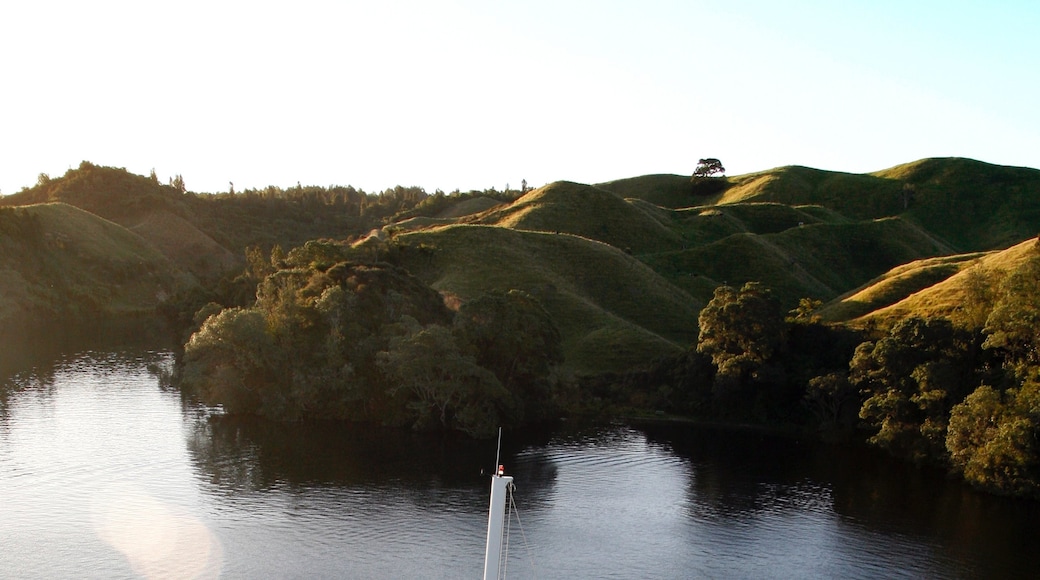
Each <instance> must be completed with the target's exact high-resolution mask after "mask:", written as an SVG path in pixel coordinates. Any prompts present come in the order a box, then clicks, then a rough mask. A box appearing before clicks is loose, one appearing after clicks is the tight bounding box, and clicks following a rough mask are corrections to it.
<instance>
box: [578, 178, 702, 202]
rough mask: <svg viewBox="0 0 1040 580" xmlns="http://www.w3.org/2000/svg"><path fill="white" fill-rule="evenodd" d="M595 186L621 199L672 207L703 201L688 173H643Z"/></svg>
mask: <svg viewBox="0 0 1040 580" xmlns="http://www.w3.org/2000/svg"><path fill="white" fill-rule="evenodd" d="M596 187H597V188H599V189H602V190H604V191H609V192H611V193H613V194H615V195H617V196H618V197H620V198H623V199H641V200H643V201H647V202H650V203H652V204H654V205H658V206H661V207H667V208H672V209H679V208H683V207H690V206H693V205H702V204H703V203H704V197H703V195H699V194H698V190H697V188H696V187H694V185H693V182H692V181H691V180H690V176H689V175H643V176H641V177H630V178H627V179H618V180H615V181H608V182H606V183H597V184H596Z"/></svg>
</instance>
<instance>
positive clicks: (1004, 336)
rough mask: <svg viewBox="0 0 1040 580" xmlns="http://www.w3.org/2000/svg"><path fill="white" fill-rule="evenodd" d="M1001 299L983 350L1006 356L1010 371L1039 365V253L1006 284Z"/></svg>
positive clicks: (1012, 275) (993, 314) (998, 300)
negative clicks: (994, 350) (1013, 368)
mask: <svg viewBox="0 0 1040 580" xmlns="http://www.w3.org/2000/svg"><path fill="white" fill-rule="evenodd" d="M998 296H999V297H998V299H997V301H996V304H995V306H994V307H993V310H992V312H990V315H989V318H987V319H986V327H985V329H984V332H985V333H986V334H988V335H989V336H987V338H986V341H985V342H984V343H983V345H982V346H983V347H985V348H992V349H998V350H999V351H1000V352H1002V353H1004V355H1005V357H1006V358H1007V361H1008V364H1009V365H1010V366H1011V367H1024V366H1025V365H1032V366H1036V365H1040V253H1037V252H1036V251H1034V252H1033V255H1031V256H1030V258H1029V259H1028V260H1026V261H1025V262H1023V263H1022V265H1021V266H1019V267H1018V268H1016V269H1015V271H1014V272H1012V273H1011V275H1010V276H1008V277H1007V278H1006V279H1005V280H1004V282H1003V283H1002V284H1001V285H1000V292H999V294H998Z"/></svg>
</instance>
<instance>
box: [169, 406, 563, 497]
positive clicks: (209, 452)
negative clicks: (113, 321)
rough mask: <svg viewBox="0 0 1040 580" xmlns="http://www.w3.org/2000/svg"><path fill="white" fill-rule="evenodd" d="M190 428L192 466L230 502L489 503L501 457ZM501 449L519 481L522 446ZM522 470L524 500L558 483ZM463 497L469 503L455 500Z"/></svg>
mask: <svg viewBox="0 0 1040 580" xmlns="http://www.w3.org/2000/svg"><path fill="white" fill-rule="evenodd" d="M192 424H193V425H194V429H193V430H192V431H191V432H190V433H189V435H188V442H187V443H188V449H189V451H190V452H191V456H192V459H193V462H194V463H195V465H196V468H197V470H198V471H199V472H200V474H202V475H203V476H204V477H205V479H206V480H208V481H209V482H210V483H211V484H212V485H213V486H214V488H215V489H216V490H217V491H218V492H220V493H226V494H240V493H243V492H249V491H266V490H271V489H275V488H279V487H286V486H287V487H289V488H292V489H300V490H302V489H308V488H318V487H336V488H347V489H350V488H357V489H359V490H364V491H366V492H378V490H380V489H383V490H387V489H389V488H393V493H394V494H400V493H402V492H404V494H405V495H406V496H412V497H413V499H415V500H416V501H423V502H428V501H430V500H429V498H430V497H431V496H430V490H440V491H442V492H443V494H444V497H443V498H442V499H443V500H444V501H446V502H448V503H450V504H452V505H458V504H459V503H465V501H470V500H471V499H472V498H473V497H474V496H476V497H482V498H483V497H484V495H485V494H486V492H487V489H485V488H489V485H490V484H489V480H488V475H486V474H489V473H490V472H491V469H492V468H493V467H492V464H493V462H494V459H495V449H496V442H495V441H494V440H491V441H483V440H473V439H469V438H466V437H461V436H453V435H450V434H449V435H444V436H441V435H430V434H425V433H415V432H412V431H408V430H403V429H393V428H381V427H373V426H368V425H354V424H349V423H340V422H299V423H284V422H276V421H270V420H265V419H260V418H256V417H242V416H225V415H214V416H209V417H199V418H198V419H197V420H195V421H193V422H192ZM503 447H504V448H503V451H502V456H501V460H502V463H505V464H506V465H507V466H509V467H507V469H509V470H510V472H511V473H515V471H514V470H513V468H512V466H514V465H517V466H518V464H519V463H521V462H519V461H517V460H516V451H515V449H516V447H517V445H516V444H515V442H514V444H513V445H504V446H503ZM522 463H523V468H522V469H523V472H524V475H523V479H522V480H521V479H520V476H519V474H518V480H517V484H518V486H520V487H522V488H523V490H524V492H523V493H524V496H525V498H527V497H529V496H530V494H532V493H537V490H538V489H539V488H540V487H542V486H543V485H545V484H546V482H551V481H552V480H553V479H554V473H555V472H554V471H553V472H552V473H549V472H548V471H547V468H546V467H545V464H544V462H539V461H537V460H535V461H530V460H525V461H523V462H522ZM518 468H519V466H518ZM482 470H483V472H484V475H482V473H481V471H482ZM413 491H414V494H413V493H411V492H413ZM459 494H461V496H459V497H462V496H465V498H466V499H465V500H461V499H459V497H454V496H458V495H459ZM433 497H434V498H436V497H438V495H437V494H434V496H433ZM434 501H438V500H436V499H435V500H434Z"/></svg>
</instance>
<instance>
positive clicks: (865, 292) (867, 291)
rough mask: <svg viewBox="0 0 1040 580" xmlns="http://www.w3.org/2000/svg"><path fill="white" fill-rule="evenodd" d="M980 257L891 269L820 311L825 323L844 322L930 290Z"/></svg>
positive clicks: (960, 256)
mask: <svg viewBox="0 0 1040 580" xmlns="http://www.w3.org/2000/svg"><path fill="white" fill-rule="evenodd" d="M983 255H984V254H981V253H973V254H957V255H954V256H943V257H939V258H929V259H925V260H916V261H914V262H910V263H909V264H904V265H902V266H898V267H895V268H893V269H891V270H889V271H888V272H886V273H884V274H882V275H881V276H878V277H877V278H875V279H873V280H871V281H870V282H867V283H866V284H864V285H863V286H860V287H859V288H857V289H856V290H853V291H851V292H848V293H846V294H845V295H844V296H841V297H839V298H837V299H835V300H833V301H831V302H830V303H828V304H827V305H825V306H824V307H823V308H821V309H820V311H819V312H818V314H819V315H820V317H821V318H822V319H823V320H824V321H827V322H845V321H848V320H852V319H853V318H858V317H860V316H863V315H865V314H868V313H870V312H873V311H875V310H878V309H880V308H884V307H886V306H891V305H892V304H895V303H897V302H899V301H900V300H903V299H904V298H906V297H907V296H910V295H911V294H913V293H915V292H919V291H921V290H924V289H926V288H930V287H932V286H934V285H936V284H938V283H940V282H943V281H944V280H947V279H949V278H950V277H951V276H953V275H954V274H956V273H958V272H960V271H961V270H963V269H964V268H967V267H969V266H971V265H972V263H974V261H975V260H977V259H978V258H980V257H982V256H983Z"/></svg>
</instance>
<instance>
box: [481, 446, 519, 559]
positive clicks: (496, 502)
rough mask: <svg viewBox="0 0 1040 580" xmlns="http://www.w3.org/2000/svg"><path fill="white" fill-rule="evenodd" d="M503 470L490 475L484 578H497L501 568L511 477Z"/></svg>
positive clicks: (500, 468) (500, 469)
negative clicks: (489, 504)
mask: <svg viewBox="0 0 1040 580" xmlns="http://www.w3.org/2000/svg"><path fill="white" fill-rule="evenodd" d="M503 472H504V470H503V469H502V466H501V465H500V466H498V471H497V472H496V473H495V474H494V475H492V476H491V507H490V508H489V509H488V531H487V549H486V550H485V552H484V580H499V576H498V575H499V571H500V570H501V569H502V562H501V560H502V535H503V532H504V529H505V526H504V524H505V519H506V517H505V516H506V493H507V492H508V488H509V486H510V485H512V484H513V477H512V476H510V475H502V473H503Z"/></svg>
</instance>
